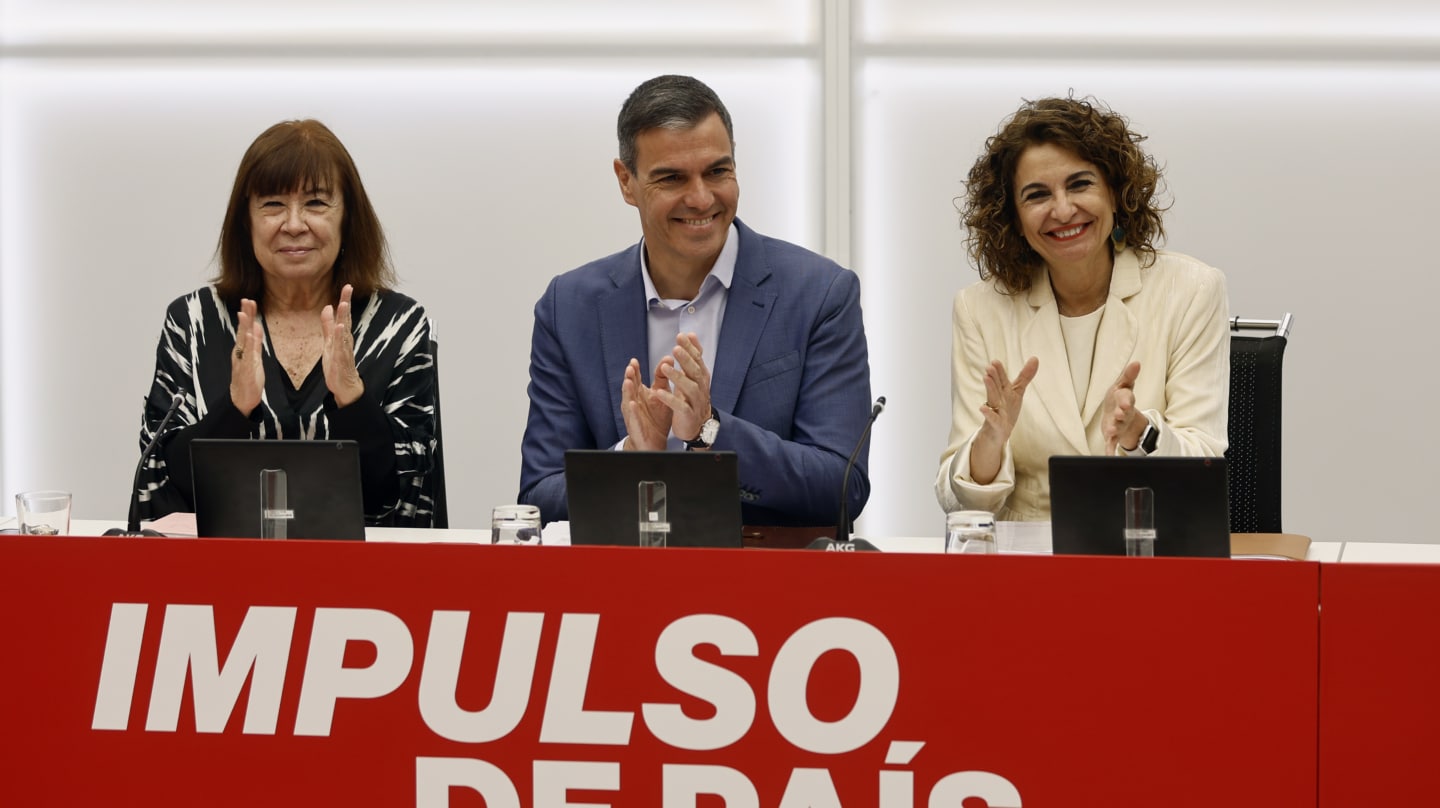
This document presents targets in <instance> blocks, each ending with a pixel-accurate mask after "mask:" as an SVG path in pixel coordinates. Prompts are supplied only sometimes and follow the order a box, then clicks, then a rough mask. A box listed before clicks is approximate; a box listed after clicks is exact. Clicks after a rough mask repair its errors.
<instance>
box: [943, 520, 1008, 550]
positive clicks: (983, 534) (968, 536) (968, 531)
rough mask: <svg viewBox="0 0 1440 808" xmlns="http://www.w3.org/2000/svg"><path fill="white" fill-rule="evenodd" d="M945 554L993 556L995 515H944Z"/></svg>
mask: <svg viewBox="0 0 1440 808" xmlns="http://www.w3.org/2000/svg"><path fill="white" fill-rule="evenodd" d="M945 552H947V553H966V554H972V555H995V554H996V553H998V552H999V549H998V548H997V546H996V544H995V514H992V513H990V512H989V511H955V512H953V513H947V514H945Z"/></svg>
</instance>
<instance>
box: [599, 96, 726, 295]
mask: <svg viewBox="0 0 1440 808" xmlns="http://www.w3.org/2000/svg"><path fill="white" fill-rule="evenodd" d="M635 147H636V148H635V171H634V172H631V171H630V170H629V169H628V168H626V167H625V164H624V163H623V162H621V161H619V160H616V161H615V177H616V179H618V180H619V181H620V193H621V195H622V196H624V197H625V201H626V202H628V203H630V204H631V205H634V206H635V207H636V208H637V209H638V210H639V211H640V229H641V230H642V231H643V232H644V234H645V249H646V258H647V261H648V263H649V267H650V275H651V277H652V278H653V279H654V280H655V283H656V285H657V286H660V285H661V284H662V282H663V280H662V279H665V278H674V279H677V280H679V279H682V278H683V279H694V278H695V277H697V276H698V277H699V278H703V277H704V275H705V274H706V273H708V272H709V271H710V269H711V267H713V266H714V265H715V259H716V258H717V257H719V255H720V250H721V248H723V247H724V246H725V235H726V233H728V232H729V229H730V222H731V221H732V220H734V218H735V207H736V205H738V204H739V202H740V184H739V182H737V181H736V178H735V155H734V150H733V149H732V148H731V146H730V135H729V133H728V132H726V131H725V124H724V123H723V122H722V121H721V120H720V116H719V115H718V114H711V115H710V117H708V118H706V119H705V120H703V121H701V122H700V123H699V124H696V125H695V126H694V127H692V128H689V129H670V128H665V127H659V128H654V129H646V130H645V131H643V132H641V133H640V134H639V135H638V136H637V137H636V138H635Z"/></svg>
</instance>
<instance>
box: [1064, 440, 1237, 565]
mask: <svg viewBox="0 0 1440 808" xmlns="http://www.w3.org/2000/svg"><path fill="white" fill-rule="evenodd" d="M1227 474H1228V471H1227V468H1226V464H1225V458H1223V457H1093V456H1092V457H1066V456H1056V457H1052V458H1050V533H1051V538H1052V541H1053V546H1054V553H1055V555H1125V532H1124V531H1125V490H1126V489H1127V488H1132V487H1134V488H1149V489H1151V491H1153V492H1154V493H1153V497H1154V521H1155V533H1156V536H1155V555H1157V556H1185V557H1196V558H1229V557H1230V486H1229V478H1228V476H1227Z"/></svg>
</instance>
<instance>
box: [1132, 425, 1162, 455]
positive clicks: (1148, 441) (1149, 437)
mask: <svg viewBox="0 0 1440 808" xmlns="http://www.w3.org/2000/svg"><path fill="white" fill-rule="evenodd" d="M1159 442H1160V430H1158V429H1156V428H1155V424H1153V423H1151V421H1150V419H1149V418H1146V419H1145V431H1144V432H1141V433H1140V443H1139V444H1138V446H1137V448H1138V449H1139V450H1140V451H1141V452H1144V453H1145V454H1147V455H1148V454H1154V453H1155V446H1156V444H1158V443H1159Z"/></svg>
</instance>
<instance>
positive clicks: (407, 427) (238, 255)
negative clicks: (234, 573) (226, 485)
mask: <svg viewBox="0 0 1440 808" xmlns="http://www.w3.org/2000/svg"><path fill="white" fill-rule="evenodd" d="M217 253H218V255H219V263H220V272H219V276H218V277H217V278H215V279H214V281H213V283H212V284H211V285H209V286H205V287H203V288H201V289H198V290H196V291H194V292H191V293H190V294H188V295H185V296H184V297H181V298H179V299H177V300H176V301H174V302H173V303H171V304H170V307H169V309H168V310H167V311H166V314H165V324H164V327H163V328H162V329H161V331H160V344H159V347H158V348H157V349H156V353H155V379H154V382H153V383H152V385H151V387H150V394H149V396H147V397H146V400H145V413H144V417H143V422H142V424H141V429H140V445H141V446H145V445H147V444H148V443H149V442H150V441H151V440H152V439H155V438H157V437H158V439H159V444H158V446H159V448H158V450H157V451H156V453H155V455H154V456H153V458H152V459H151V460H150V461H149V462H148V464H147V466H146V467H145V468H144V469H143V470H142V472H141V477H140V485H139V487H138V490H137V491H136V497H137V498H138V503H139V508H140V513H141V515H142V517H145V518H151V519H153V518H156V517H159V516H163V515H164V514H167V513H171V512H173V511H193V510H194V498H193V493H192V491H191V480H190V442H191V441H192V440H194V439H196V438H254V439H278V440H286V439H304V440H338V439H346V440H354V441H356V442H358V443H359V444H360V471H361V479H362V485H363V489H364V499H365V516H366V520H367V521H368V522H369V523H371V524H392V525H393V524H400V525H421V526H425V525H429V524H430V523H431V520H432V517H433V511H432V506H433V503H432V502H431V497H430V496H429V494H428V493H427V492H428V487H427V486H426V484H425V483H426V480H425V477H426V475H427V474H428V473H429V472H430V470H431V456H432V453H433V452H434V451H435V415H434V414H435V365H434V361H433V357H432V356H431V353H430V325H429V319H428V318H427V317H426V315H425V310H424V309H423V308H422V307H421V306H420V304H418V303H416V302H415V301H414V300H411V299H410V298H408V297H406V296H405V295H402V294H400V293H399V292H396V291H394V290H393V289H392V287H393V286H394V284H395V273H394V270H393V269H392V268H391V266H390V257H389V250H388V248H387V247H386V243H385V234H384V231H383V230H382V229H381V227H380V221H379V219H378V218H377V217H376V215H375V210H374V208H372V207H371V205H370V199H369V197H368V196H366V194H365V186H364V185H362V184H361V182H360V172H359V171H357V170H356V168H355V162H354V161H353V160H352V159H351V158H350V153H349V152H348V151H346V150H345V147H344V145H342V144H341V143H340V141H339V140H338V139H337V138H336V137H335V135H334V133H332V132H331V131H330V130H329V129H327V128H326V127H325V125H324V124H322V123H320V122H319V121H314V120H304V121H285V122H283V123H278V124H276V125H274V126H272V127H270V128H269V129H267V130H265V131H264V132H263V133H261V135H260V136H259V137H258V138H256V139H255V142H254V143H252V144H250V148H249V149H248V150H247V151H246V152H245V156H244V157H243V158H242V159H241V160H240V168H239V170H238V171H237V172H236V175H235V185H234V188H233V189H232V190H231V193H230V205H229V207H228V209H227V210H226V211H225V220H224V223H223V224H222V225H221V228H220V244H219V247H218V248H217ZM176 396H179V397H180V399H181V403H180V405H179V408H178V410H177V411H176V414H175V417H174V419H173V420H172V421H171V422H170V423H169V425H168V426H166V428H165V430H164V431H163V432H157V430H159V428H160V423H161V421H162V419H163V418H164V416H165V413H166V411H167V410H168V409H169V407H170V405H171V402H172V401H173V400H174V397H176Z"/></svg>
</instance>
